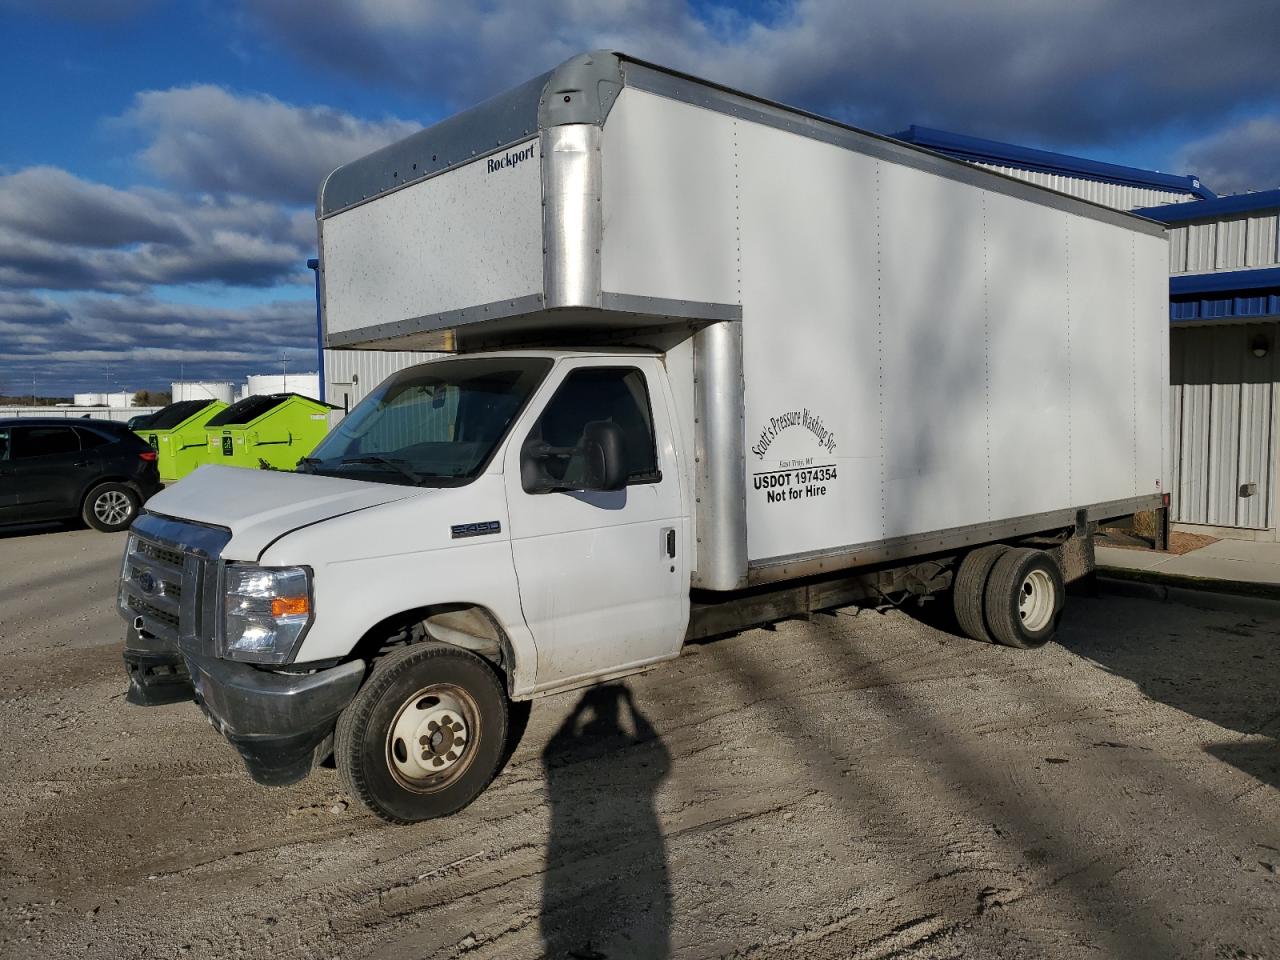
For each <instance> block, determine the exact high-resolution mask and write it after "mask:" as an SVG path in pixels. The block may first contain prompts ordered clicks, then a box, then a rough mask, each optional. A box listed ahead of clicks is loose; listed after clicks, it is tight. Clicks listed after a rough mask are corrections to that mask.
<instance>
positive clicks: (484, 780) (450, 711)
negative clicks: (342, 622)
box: [333, 642, 508, 824]
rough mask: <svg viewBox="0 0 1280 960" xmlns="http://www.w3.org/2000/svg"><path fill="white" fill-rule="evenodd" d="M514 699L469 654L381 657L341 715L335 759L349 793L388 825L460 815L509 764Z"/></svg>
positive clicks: (433, 649)
mask: <svg viewBox="0 0 1280 960" xmlns="http://www.w3.org/2000/svg"><path fill="white" fill-rule="evenodd" d="M507 720H508V702H507V696H506V691H505V690H504V689H503V686H502V682H501V680H500V679H499V677H498V675H497V673H496V672H495V671H494V669H493V667H492V666H491V665H490V664H489V663H488V662H487V661H486V660H484V659H482V658H481V657H479V656H477V655H476V654H474V653H472V652H471V651H469V650H463V649H462V648H461V647H453V646H449V645H448V644H443V643H433V642H432V643H419V644H414V645H413V646H410V647H406V648H404V649H402V650H398V651H396V652H395V653H392V654H389V655H388V656H386V657H384V658H383V659H382V660H380V661H379V662H378V664H377V666H376V667H375V668H374V670H373V672H372V674H371V675H370V677H369V679H368V681H367V682H366V683H365V684H364V686H363V687H361V688H360V691H359V692H358V693H357V694H356V696H355V698H354V699H353V700H352V701H351V703H350V704H349V705H348V706H347V708H346V710H344V711H343V712H342V715H341V716H340V717H339V718H338V725H337V730H336V731H335V733H334V743H333V748H334V749H333V753H334V760H335V762H336V764H337V767H338V773H339V774H341V776H342V779H343V781H344V782H345V784H346V786H347V788H348V790H349V791H350V793H351V795H352V796H353V797H354V798H356V799H357V800H359V801H360V802H361V803H362V804H363V805H364V806H365V807H367V808H368V809H369V811H370V812H372V813H374V814H376V815H377V816H378V817H381V818H382V819H383V820H386V821H387V822H388V823H398V824H405V823H417V822H418V821H421V820H430V819H433V818H435V817H445V816H448V815H449V814H451V813H457V812H458V811H459V810H461V809H462V808H463V807H465V806H467V804H469V803H471V801H472V800H474V799H475V798H476V797H478V796H479V795H480V793H481V792H482V791H483V790H484V789H485V787H487V786H488V785H489V782H490V781H491V780H492V779H493V778H494V775H495V774H496V773H497V772H498V768H499V766H501V764H502V762H503V761H504V760H505V758H506V748H507Z"/></svg>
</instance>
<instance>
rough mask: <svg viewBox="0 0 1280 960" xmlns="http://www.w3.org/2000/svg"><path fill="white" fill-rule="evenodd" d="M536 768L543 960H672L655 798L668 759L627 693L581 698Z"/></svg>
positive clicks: (600, 692) (613, 688) (617, 687)
mask: <svg viewBox="0 0 1280 960" xmlns="http://www.w3.org/2000/svg"><path fill="white" fill-rule="evenodd" d="M628 727H629V728H630V732H628V730H627V728H628ZM542 763H543V766H544V768H545V770H546V777H547V790H548V794H549V800H550V806H551V833H550V838H549V840H548V843H547V868H546V871H545V872H544V874H543V877H544V879H543V895H542V916H541V921H540V924H541V930H542V938H543V942H544V944H545V946H546V951H547V952H546V956H547V957H548V960H565V958H568V960H621V958H641V960H650V958H652V960H657V958H664V957H667V956H669V955H670V944H671V886H670V879H669V877H668V871H667V855H666V848H665V846H664V844H663V839H662V830H661V827H660V825H659V823H658V816H657V811H656V809H655V805H654V794H655V793H656V791H657V789H658V786H659V784H661V783H662V781H663V780H664V779H666V777H667V774H668V772H669V770H670V768H671V755H670V753H669V752H668V751H667V748H666V745H665V744H664V743H663V742H662V738H661V737H659V736H658V734H657V731H655V730H654V728H653V725H652V724H651V723H650V722H649V720H648V718H647V717H645V715H644V714H643V713H642V712H641V711H640V710H639V708H638V707H637V706H636V704H635V701H634V699H633V698H632V696H631V691H630V690H629V689H627V687H625V686H623V685H621V684H609V685H606V686H601V687H595V688H593V689H591V690H588V691H587V692H586V693H585V694H583V696H582V699H581V700H579V701H578V703H577V705H576V706H575V707H574V709H573V712H572V713H571V714H570V715H569V716H568V717H567V718H566V719H565V721H564V723H563V724H561V725H560V729H559V730H558V731H556V734H555V735H554V736H553V737H552V738H551V740H550V742H549V743H548V744H547V746H546V749H544V750H543V753H542Z"/></svg>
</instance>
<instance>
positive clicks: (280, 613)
mask: <svg viewBox="0 0 1280 960" xmlns="http://www.w3.org/2000/svg"><path fill="white" fill-rule="evenodd" d="M310 612H311V600H310V599H309V598H307V597H272V599H271V615H272V616H273V617H305V616H306V615H307V614H308V613H310Z"/></svg>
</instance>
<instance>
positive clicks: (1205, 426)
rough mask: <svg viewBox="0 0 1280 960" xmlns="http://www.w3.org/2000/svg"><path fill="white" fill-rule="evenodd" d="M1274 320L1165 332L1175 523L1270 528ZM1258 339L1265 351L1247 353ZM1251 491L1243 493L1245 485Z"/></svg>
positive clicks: (1276, 362) (1279, 374)
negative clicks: (1259, 354) (1167, 336)
mask: <svg viewBox="0 0 1280 960" xmlns="http://www.w3.org/2000/svg"><path fill="white" fill-rule="evenodd" d="M1278 334H1280V324H1277V323H1260V324H1221V325H1215V326H1200V327H1181V328H1174V329H1173V330H1171V331H1170V365H1171V374H1172V379H1171V384H1172V386H1171V387H1170V389H1171V390H1172V397H1171V403H1170V408H1169V411H1170V420H1171V421H1172V424H1171V427H1172V431H1173V476H1172V477H1171V478H1170V493H1171V494H1172V516H1173V519H1174V520H1177V521H1180V522H1182V523H1204V524H1211V525H1213V526H1222V527H1246V528H1251V529H1255V530H1267V529H1270V528H1272V527H1273V526H1275V472H1276V454H1277V450H1276V423H1277V418H1278V415H1280V411H1278V410H1277V405H1278V400H1280V390H1277V385H1278V384H1280V350H1277V346H1278V344H1277V335H1278ZM1259 338H1261V339H1262V340H1264V341H1265V343H1266V345H1267V351H1268V352H1267V355H1266V356H1265V357H1262V358H1259V357H1255V356H1254V355H1253V346H1254V345H1255V342H1257V341H1258V339H1259ZM1250 483H1253V484H1256V485H1257V492H1256V493H1255V494H1254V495H1252V496H1242V495H1241V494H1242V493H1243V492H1245V491H1244V490H1243V489H1242V488H1243V487H1244V486H1245V485H1246V484H1250Z"/></svg>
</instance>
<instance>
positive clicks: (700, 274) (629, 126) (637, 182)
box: [601, 90, 739, 303]
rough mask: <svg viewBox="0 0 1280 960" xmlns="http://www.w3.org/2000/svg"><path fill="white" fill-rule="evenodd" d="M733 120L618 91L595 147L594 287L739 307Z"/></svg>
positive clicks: (647, 94) (681, 105)
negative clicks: (597, 260)
mask: <svg viewBox="0 0 1280 960" xmlns="http://www.w3.org/2000/svg"><path fill="white" fill-rule="evenodd" d="M734 125H735V121H734V120H733V119H732V118H730V117H726V116H723V115H721V114H717V113H714V112H712V111H710V110H704V109H702V108H700V107H694V106H690V105H689V104H685V103H679V102H677V101H675V100H668V99H666V98H665V97H659V96H656V95H654V94H651V93H645V92H643V91H639V90H623V92H622V94H621V95H620V96H619V97H618V100H617V102H616V103H615V104H614V107H613V110H612V112H610V114H609V120H608V123H607V124H606V126H605V133H604V136H603V137H602V144H601V184H602V195H603V202H602V206H603V218H602V219H603V240H602V250H601V287H602V289H604V290H608V291H610V292H612V293H621V294H632V295H638V296H646V297H661V298H665V299H668V300H697V301H703V302H706V303H738V302H739V299H738V242H737V230H736V209H735V194H736V191H735V177H736V174H735V160H734V138H733V129H734Z"/></svg>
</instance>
